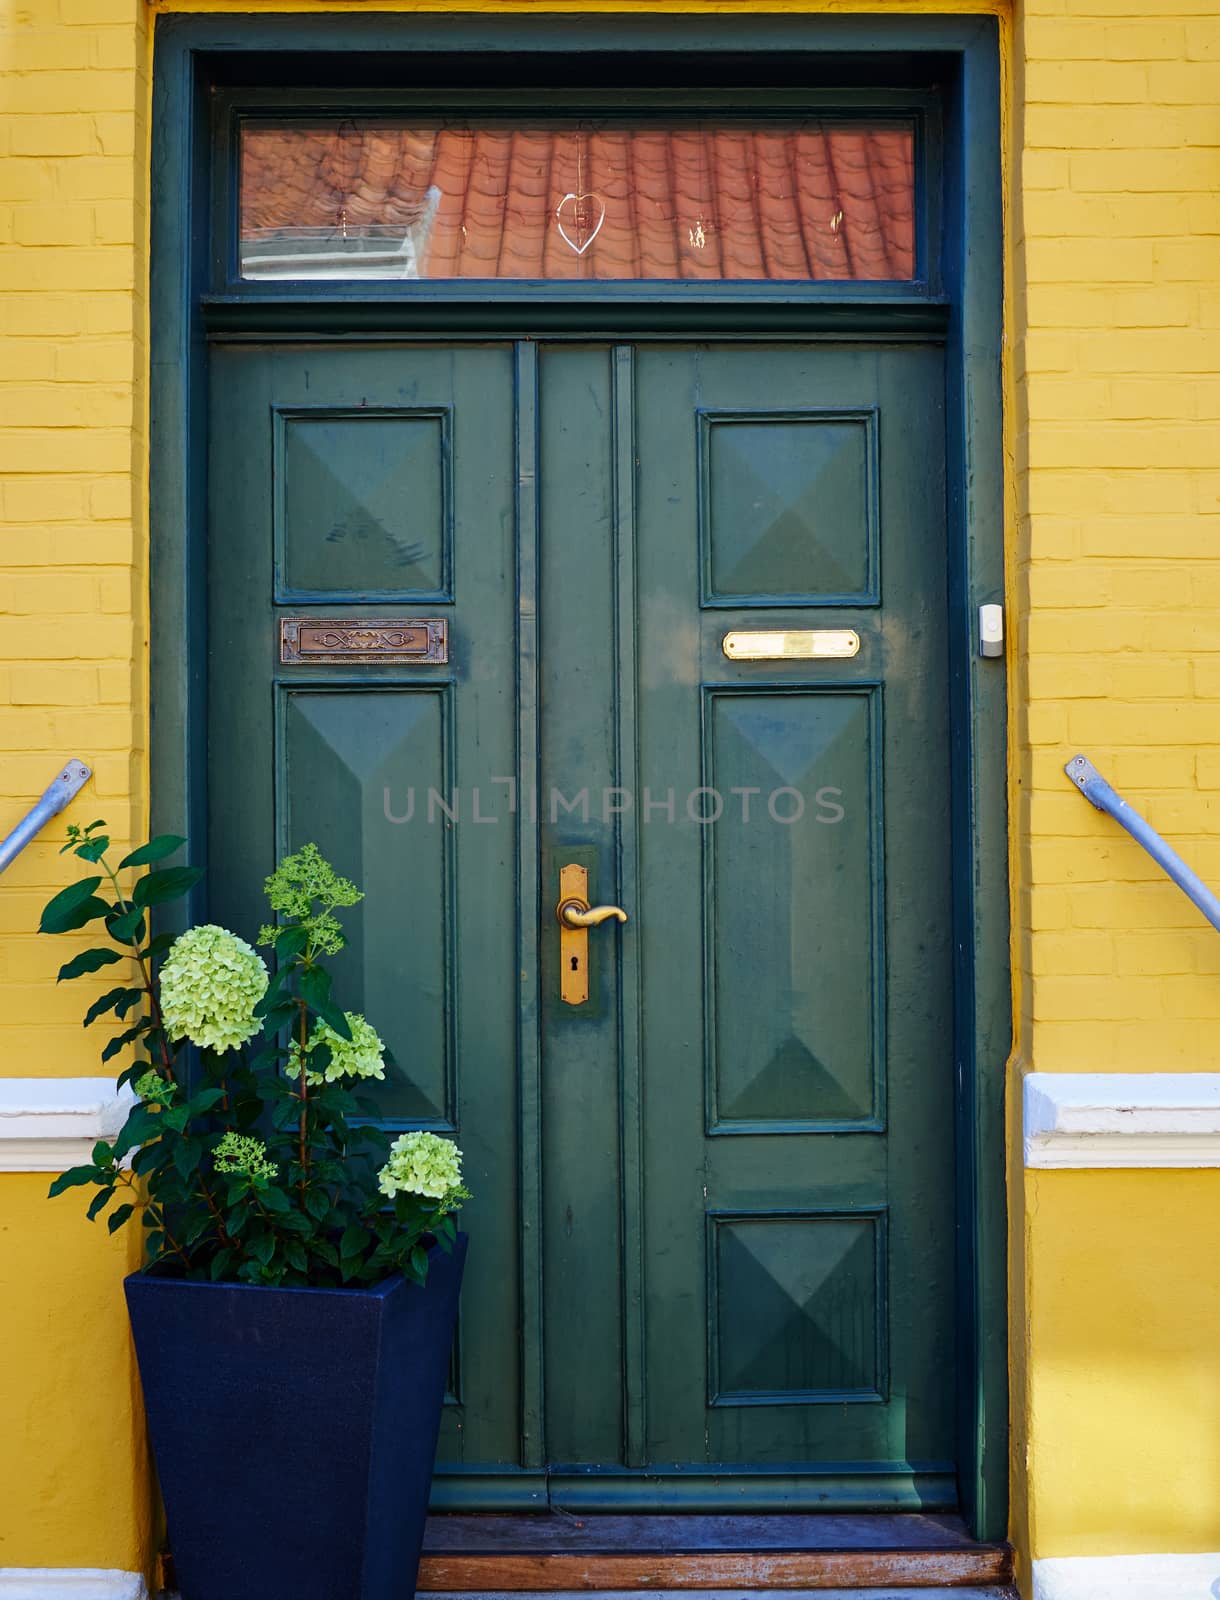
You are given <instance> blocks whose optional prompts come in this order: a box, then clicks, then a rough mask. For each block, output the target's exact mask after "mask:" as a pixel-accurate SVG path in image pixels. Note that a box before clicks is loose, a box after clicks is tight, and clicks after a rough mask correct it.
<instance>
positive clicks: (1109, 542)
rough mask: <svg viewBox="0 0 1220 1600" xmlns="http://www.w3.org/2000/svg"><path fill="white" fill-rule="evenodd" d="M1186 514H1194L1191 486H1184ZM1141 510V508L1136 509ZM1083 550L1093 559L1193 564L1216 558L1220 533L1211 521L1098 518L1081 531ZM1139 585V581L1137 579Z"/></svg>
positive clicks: (1161, 517)
mask: <svg viewBox="0 0 1220 1600" xmlns="http://www.w3.org/2000/svg"><path fill="white" fill-rule="evenodd" d="M1183 501H1185V504H1183V507H1182V509H1183V510H1190V483H1188V482H1185V483H1183ZM1132 509H1138V507H1132ZM1081 550H1082V552H1084V554H1086V555H1089V557H1095V555H1098V557H1105V555H1114V557H1127V555H1132V557H1156V558H1158V560H1172V558H1178V560H1193V558H1196V557H1202V558H1207V557H1214V555H1217V554H1220V550H1217V533H1215V528H1214V526H1212V525H1210V518H1207V517H1190V515H1182V517H1164V515H1156V509H1154V507H1153V510H1151V512H1150V515H1148V517H1094V518H1090V520H1089V522H1087V523H1086V526H1084V530H1082V531H1081ZM1137 582H1138V578H1137Z"/></svg>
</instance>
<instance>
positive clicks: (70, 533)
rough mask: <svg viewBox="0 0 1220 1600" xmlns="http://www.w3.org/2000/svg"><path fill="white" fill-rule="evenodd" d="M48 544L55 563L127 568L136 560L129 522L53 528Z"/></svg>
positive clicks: (134, 543)
mask: <svg viewBox="0 0 1220 1600" xmlns="http://www.w3.org/2000/svg"><path fill="white" fill-rule="evenodd" d="M128 493H130V486H129V488H128ZM50 542H51V559H52V560H54V561H57V562H66V563H69V564H77V563H85V562H96V563H97V564H98V565H103V566H120V565H128V564H130V563H131V562H132V561H134V560H135V557H136V541H135V531H134V528H133V526H132V524H131V522H130V521H127V522H114V523H106V524H102V523H92V524H90V525H89V526H88V527H84V528H68V527H63V528H54V529H52V530H51V535H50ZM43 559H44V560H45V559H46V557H44V558H43Z"/></svg>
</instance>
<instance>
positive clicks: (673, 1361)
mask: <svg viewBox="0 0 1220 1600" xmlns="http://www.w3.org/2000/svg"><path fill="white" fill-rule="evenodd" d="M943 385H944V377H943V353H942V351H941V350H940V349H939V348H938V347H937V346H935V345H933V344H926V345H924V344H919V343H902V344H897V343H890V344H887V343H883V342H876V343H871V342H862V343H859V344H845V343H830V342H828V343H817V342H804V343H797V342H792V343H785V342H776V343H766V344H760V343H747V342H740V341H725V342H723V343H674V342H662V341H657V342H651V343H650V342H644V343H634V344H631V343H623V344H614V345H608V344H593V343H588V344H581V343H566V342H565V343H554V344H547V343H542V344H538V343H535V342H532V341H523V342H518V343H513V342H503V343H495V342H490V343H484V344H474V343H452V344H446V343H441V342H427V343H423V342H420V343H400V344H393V343H379V344H369V345H367V346H353V345H342V346H339V345H331V346H325V347H310V346H306V345H300V344H295V345H285V346H281V347H275V346H271V345H252V344H233V345H228V346H226V345H219V346H218V347H216V348H215V350H214V352H213V360H212V369H211V399H210V406H211V417H210V444H209V450H210V467H209V481H210V490H209V523H210V552H209V562H210V571H209V586H208V607H209V618H208V629H209V673H210V677H209V687H208V702H209V749H210V755H209V802H208V803H209V818H210V846H209V848H210V863H211V882H212V886H213V887H212V891H211V892H212V901H211V915H212V916H213V917H214V918H215V919H216V920H218V921H222V922H225V923H227V924H229V925H230V926H233V927H234V928H236V929H237V930H239V931H241V932H243V933H245V934H247V935H249V934H250V932H251V931H252V930H253V929H255V928H256V927H257V925H258V923H259V921H260V920H261V906H260V894H259V888H260V885H261V882H262V879H263V877H264V876H265V874H266V873H267V872H268V871H269V870H270V869H271V866H272V865H273V862H274V859H275V856H276V854H277V852H279V851H283V850H285V849H289V848H297V847H299V846H300V845H301V844H302V843H304V842H306V841H307V840H313V841H315V842H316V843H317V844H318V845H319V847H320V848H321V849H322V851H323V852H324V853H325V854H326V855H327V856H328V857H329V858H330V859H331V860H332V861H333V862H334V863H335V865H336V866H337V867H338V868H339V870H340V871H342V872H343V873H345V874H347V875H348V876H351V877H353V878H355V879H356V880H357V882H359V883H360V884H361V886H362V887H363V889H364V891H365V898H364V900H363V901H362V903H361V905H360V906H359V907H358V908H357V909H356V911H355V912H354V913H352V914H351V916H350V917H349V928H350V933H351V939H350V944H349V946H348V948H347V949H346V950H345V951H344V953H343V955H342V956H341V957H340V958H338V960H337V961H336V963H335V970H336V984H337V987H338V988H339V990H340V992H341V994H342V996H343V999H344V1004H345V1005H347V1007H348V1008H349V1009H354V1010H360V1011H363V1012H364V1013H365V1014H367V1015H368V1017H369V1018H370V1020H371V1021H372V1022H373V1023H374V1025H375V1026H376V1027H377V1028H378V1030H379V1031H380V1032H381V1034H382V1036H383V1038H385V1039H386V1041H387V1043H388V1044H389V1046H390V1047H391V1049H392V1051H393V1054H394V1058H395V1065H394V1067H393V1068H392V1070H390V1071H389V1072H388V1073H387V1079H386V1083H385V1085H384V1087H383V1088H382V1090H381V1109H382V1114H383V1115H384V1117H385V1119H386V1121H387V1123H388V1124H390V1125H391V1126H393V1127H421V1126H422V1127H429V1128H433V1129H436V1130H437V1131H440V1132H446V1133H452V1134H453V1135H454V1136H455V1137H457V1139H458V1140H459V1143H460V1144H461V1146H462V1149H463V1151H464V1152H465V1167H466V1173H467V1178H468V1182H469V1186H470V1188H471V1189H472V1190H473V1191H474V1195H475V1198H474V1199H473V1201H472V1202H471V1203H470V1204H469V1206H468V1207H467V1209H466V1211H465V1213H464V1219H465V1225H466V1226H467V1227H468V1228H469V1231H470V1233H471V1235H472V1245H471V1251H470V1257H469V1265H468V1273H467V1281H466V1286H465V1290H464V1297H463V1309H462V1318H461V1328H460V1335H459V1340H458V1345H457V1349H456V1351H455V1356H454V1364H453V1380H452V1385H451V1387H452V1394H451V1396H450V1403H449V1404H448V1406H447V1408H446V1420H445V1424H444V1431H443V1435H442V1446H441V1469H440V1471H441V1476H440V1478H439V1480H438V1484H439V1487H438V1499H439V1501H440V1503H442V1504H445V1505H448V1506H466V1507H472V1508H474V1507H486V1508H490V1507H510V1506H525V1505H529V1504H538V1503H541V1502H543V1501H545V1500H546V1498H547V1497H550V1498H551V1499H552V1500H554V1501H557V1502H561V1503H568V1504H571V1505H575V1506H581V1507H585V1508H587V1509H598V1508H601V1509H609V1508H612V1507H620V1506H624V1505H633V1506H636V1507H639V1508H645V1509H646V1508H662V1507H665V1508H669V1509H696V1508H701V1509H715V1508H729V1507H735V1508H751V1507H753V1508H765V1507H780V1506H790V1507H802V1508H812V1507H815V1506H818V1507H820V1506H834V1505H851V1506H855V1507H859V1506H862V1505H865V1506H867V1505H870V1504H875V1505H877V1506H878V1507H881V1506H893V1505H894V1504H898V1503H904V1502H905V1503H915V1501H916V1500H922V1501H923V1503H925V1504H945V1503H948V1502H950V1501H951V1500H952V1495H953V1488H952V1482H953V1472H954V1462H953V1449H954V1419H953V1395H954V1388H955V1379H954V1364H955V1348H954V1321H953V1304H954V1283H953V1261H954V1255H953V1133H952V1128H953V1112H952V1107H953V1058H952V1041H951V1015H950V1013H951V999H952V996H951V968H950V922H949V881H950V870H949V824H948V776H947V774H948V729H947V672H946V655H945V546H946V540H945V531H944V522H945V492H944V445H943V400H942V396H943ZM425 622H426V623H429V624H431V627H429V628H422V627H420V626H418V624H421V623H425ZM319 624H322V625H323V626H321V627H319V626H318V625H319ZM404 625H407V626H405V627H404ZM395 626H397V627H398V628H399V630H400V632H399V633H395V631H394V630H395ZM305 638H308V639H309V640H311V641H312V645H311V647H310V649H304V650H302V649H300V648H294V646H293V644H292V641H294V640H295V641H297V643H298V645H299V642H300V641H301V640H302V639H305ZM286 640H287V641H288V643H287V644H286V643H285V641H286ZM319 641H321V643H320V644H319ZM425 642H426V651H425V653H423V654H421V653H420V650H421V648H422V646H423V644H424V643H425ZM395 644H398V645H401V646H403V647H404V648H403V649H401V650H399V651H395V650H394V649H393V648H392V647H393V646H394V645H395ZM327 646H329V648H327ZM561 883H562V886H563V887H562V889H561ZM573 890H575V892H576V897H577V898H578V899H580V898H583V899H584V900H585V901H587V902H589V903H591V904H593V905H594V906H597V905H603V906H607V907H609V906H615V907H619V908H621V909H622V910H623V911H624V912H625V913H626V916H627V919H628V920H627V921H626V922H625V923H623V922H621V921H620V920H619V919H618V918H617V917H613V916H611V917H608V918H607V920H605V921H602V922H601V923H599V924H598V925H596V926H593V927H591V928H589V929H588V931H587V932H576V933H575V935H574V936H573V935H572V934H571V932H570V931H569V933H565V931H564V930H562V929H561V927H560V923H559V919H558V917H557V914H556V908H557V906H558V904H559V902H560V901H561V900H562V899H564V898H565V897H568V898H570V897H571V893H572V892H573Z"/></svg>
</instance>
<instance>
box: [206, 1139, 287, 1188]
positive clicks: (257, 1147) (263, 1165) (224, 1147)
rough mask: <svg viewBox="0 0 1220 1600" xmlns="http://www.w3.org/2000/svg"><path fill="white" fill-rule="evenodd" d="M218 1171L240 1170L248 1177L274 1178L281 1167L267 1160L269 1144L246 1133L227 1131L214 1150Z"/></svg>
mask: <svg viewBox="0 0 1220 1600" xmlns="http://www.w3.org/2000/svg"><path fill="white" fill-rule="evenodd" d="M212 1155H213V1158H214V1159H215V1162H216V1170H217V1172H240V1173H242V1174H244V1176H245V1177H247V1178H274V1177H275V1176H276V1174H277V1173H278V1172H279V1170H280V1169H279V1168H278V1167H277V1166H276V1164H275V1162H274V1161H268V1160H267V1146H266V1145H265V1144H264V1143H263V1141H262V1140H261V1139H255V1138H254V1137H253V1136H252V1135H250V1134H246V1133H226V1134H225V1135H224V1137H223V1138H222V1139H221V1141H220V1143H219V1144H218V1145H217V1146H216V1148H215V1150H214V1151H213V1152H212Z"/></svg>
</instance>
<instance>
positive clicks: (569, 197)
mask: <svg viewBox="0 0 1220 1600" xmlns="http://www.w3.org/2000/svg"><path fill="white" fill-rule="evenodd" d="M594 215H596V217H597V221H596V222H593V223H592V229H593V231H592V232H591V233H590V234H589V237H588V238H587V239H586V240H585V241H584V243H583V244H577V242H576V239H574V238H573V237H572V233H574V234H575V235H576V237H577V238H579V237H580V236H581V235H582V234H583V233H585V231H586V230H587V229H588V228H589V226H590V223H591V222H592V218H593V216H594ZM605 220H606V202H605V201H604V200H603V199H602V198H601V196H600V195H596V194H575V193H574V192H572V191H571V190H569V192H568V193H567V194H565V195H564V197H563V199H562V200H561V201H560V202H559V204H558V205H557V206H556V207H555V226H556V227H557V228H558V229H559V237H560V238H561V239H562V240H563V242H564V244H566V245H567V247H568V249H569V250H574V251H575V252H576V254H577V255H578V256H583V255H584V253H585V251H586V250H587V249H588V248H589V246H590V245H591V244H592V243H593V241H594V239H596V238H597V236H598V234H599V233H600V232H601V231H602V223H603V222H605ZM565 223H566V224H567V226H566V227H565ZM568 227H570V228H571V229H572V233H569V232H568Z"/></svg>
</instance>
